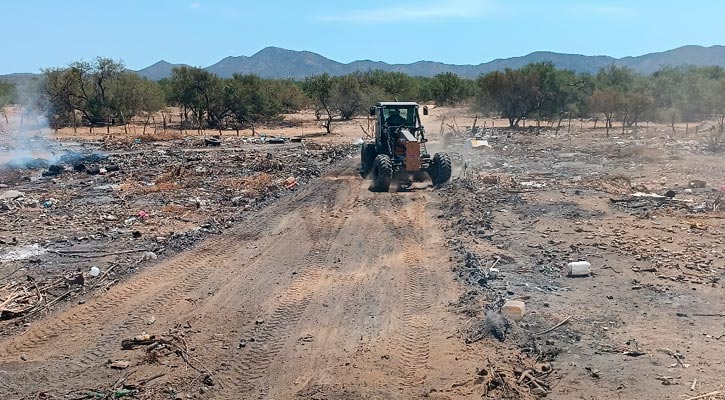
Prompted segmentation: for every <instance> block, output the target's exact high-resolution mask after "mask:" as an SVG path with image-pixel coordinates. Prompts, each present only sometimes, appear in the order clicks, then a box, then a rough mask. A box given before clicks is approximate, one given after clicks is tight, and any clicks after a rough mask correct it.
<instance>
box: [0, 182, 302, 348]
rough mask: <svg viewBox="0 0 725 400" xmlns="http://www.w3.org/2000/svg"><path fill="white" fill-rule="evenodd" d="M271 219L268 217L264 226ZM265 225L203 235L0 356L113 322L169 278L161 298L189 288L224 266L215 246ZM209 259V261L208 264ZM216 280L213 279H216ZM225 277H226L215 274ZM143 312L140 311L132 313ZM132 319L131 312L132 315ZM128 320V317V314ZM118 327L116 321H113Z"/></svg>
mask: <svg viewBox="0 0 725 400" xmlns="http://www.w3.org/2000/svg"><path fill="white" fill-rule="evenodd" d="M315 196H316V193H315V192H314V191H310V190H307V191H304V192H300V194H298V195H295V196H294V197H293V198H291V199H289V200H287V201H286V202H285V203H286V204H285V205H286V206H289V204H290V203H292V202H305V201H309V199H310V198H311V197H315ZM264 214H265V216H266V217H270V215H269V214H272V215H271V218H268V219H272V220H273V219H274V217H275V215H276V214H275V213H269V212H266V213H264ZM269 225H271V224H270V223H267V226H269ZM263 230H264V229H263V226H262V225H260V224H254V223H252V224H243V223H240V224H239V225H238V227H237V228H235V229H232V230H231V231H229V232H228V233H226V234H225V236H223V237H213V238H209V239H206V240H204V241H203V242H201V243H200V244H198V245H197V246H196V247H194V248H192V249H190V250H187V251H185V252H183V253H180V254H178V255H176V256H174V257H171V258H169V259H168V260H165V261H163V262H161V263H159V264H157V265H154V266H151V267H149V268H148V269H147V270H145V271H143V272H142V273H140V274H139V275H138V276H136V277H134V278H133V279H131V280H129V281H127V282H123V283H121V284H120V285H118V286H116V287H114V288H112V289H111V290H110V291H109V292H108V293H105V294H103V295H102V296H99V297H97V298H94V299H93V300H92V301H89V302H87V303H85V304H84V305H81V306H77V307H74V308H72V309H71V310H69V311H67V312H65V313H63V314H59V315H58V316H56V317H54V318H53V317H51V319H48V320H46V321H41V322H38V323H36V324H35V325H34V326H33V328H31V329H30V330H29V331H27V332H26V333H25V334H22V335H19V336H16V337H14V338H11V339H10V340H8V341H6V342H5V343H4V344H3V345H2V346H0V360H2V361H5V362H12V361H17V358H18V357H19V356H20V355H21V354H23V353H31V352H33V351H35V350H37V349H38V348H39V347H41V346H43V345H47V344H48V343H50V342H53V347H58V346H59V345H62V340H63V339H64V338H67V339H66V340H71V341H74V340H75V338H73V337H69V334H70V333H72V332H74V331H78V330H81V331H82V330H85V329H86V328H85V327H87V326H89V325H99V324H103V323H104V322H111V323H112V322H113V321H115V319H117V317H118V313H119V309H123V308H124V307H125V308H131V309H133V306H135V305H138V304H144V303H145V302H146V301H147V299H148V298H153V296H154V295H158V294H159V292H158V291H153V290H151V289H152V288H157V289H162V288H163V287H165V286H167V282H174V281H176V282H177V286H173V287H171V288H168V287H167V289H166V290H164V291H163V293H162V294H161V297H162V298H166V299H168V297H165V296H167V295H166V294H168V293H173V291H174V290H178V289H179V288H181V287H183V288H187V289H185V290H184V292H185V293H186V292H188V291H190V290H193V289H194V288H195V285H194V283H198V282H200V281H201V280H203V278H204V277H203V275H204V274H205V273H207V274H208V273H209V267H212V266H222V265H223V263H222V262H219V261H220V257H219V255H218V254H217V252H218V251H219V249H223V250H224V251H223V254H224V257H223V260H229V258H230V257H229V254H228V253H229V252H232V251H234V250H235V249H236V247H235V246H236V245H239V243H240V242H243V241H249V240H254V239H256V238H258V237H259V236H260V234H261V233H262V232H263ZM212 262H213V265H212ZM195 265H201V266H202V268H194V266H195ZM209 276H210V277H216V278H224V276H223V275H222V274H217V275H216V276H214V275H209ZM215 281H216V280H215ZM218 281H220V282H223V281H225V279H218ZM160 303H163V302H162V301H159V299H157V300H154V301H153V302H152V303H151V304H152V305H153V306H154V307H158V304H160ZM154 307H149V306H148V305H147V306H144V309H143V311H145V312H149V311H151V310H153V309H154ZM135 314H141V313H135ZM132 319H133V318H132ZM126 321H128V319H127V320H126ZM117 329H118V327H117Z"/></svg>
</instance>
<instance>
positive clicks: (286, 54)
mask: <svg viewBox="0 0 725 400" xmlns="http://www.w3.org/2000/svg"><path fill="white" fill-rule="evenodd" d="M542 61H551V62H552V63H554V65H555V66H556V67H557V68H560V69H568V70H573V71H575V72H579V73H596V72H597V71H599V69H600V68H602V67H606V66H608V65H616V66H619V67H629V68H632V69H633V70H634V71H636V72H638V73H642V74H651V73H653V72H655V71H657V70H659V69H660V68H661V67H663V66H681V65H696V66H720V67H723V68H725V46H722V45H714V46H709V47H704V46H698V45H687V46H681V47H677V48H675V49H672V50H666V51H661V52H655V53H648V54H644V55H640V56H628V57H622V58H614V57H610V56H606V55H594V56H588V55H582V54H567V53H556V52H551V51H535V52H532V53H529V54H527V55H524V56H517V57H509V58H498V59H495V60H491V61H487V62H484V63H481V64H466V65H458V64H446V63H443V62H439V61H427V60H421V61H416V62H413V63H409V64H390V63H386V62H384V61H374V60H370V59H364V60H355V61H352V62H349V63H342V62H339V61H335V60H332V59H329V58H327V57H324V56H322V55H320V54H318V53H315V52H312V51H307V50H301V51H298V50H289V49H284V48H280V47H274V46H269V47H265V48H263V49H261V50H259V51H258V52H256V53H254V54H253V55H251V56H245V55H240V56H228V57H224V58H222V59H221V60H219V61H218V62H216V63H214V64H212V65H209V66H207V67H205V68H204V69H205V70H207V71H209V72H212V73H214V74H216V75H218V76H220V77H223V78H228V77H231V76H232V75H233V74H255V75H259V76H260V77H262V78H291V79H304V78H306V77H308V76H311V75H317V74H322V73H328V74H330V75H345V74H349V73H352V72H355V71H368V70H383V71H389V72H402V73H405V74H408V75H412V76H433V75H436V74H438V73H442V72H453V73H455V74H457V75H459V76H462V77H465V78H476V77H478V76H479V75H481V74H485V73H488V72H491V71H496V70H503V69H505V68H514V69H515V68H521V67H523V66H525V65H528V64H530V63H534V62H542ZM182 65H187V64H175V63H171V62H168V61H165V60H160V61H158V62H156V63H154V64H152V65H150V66H148V67H146V68H142V69H140V70H138V71H136V72H137V73H138V74H139V75H141V76H143V77H146V78H148V79H151V80H160V79H163V78H167V77H169V76H171V71H172V70H173V68H175V67H179V66H182ZM32 76H36V75H34V74H27V73H15V74H7V75H0V79H2V80H6V81H14V82H15V81H22V80H25V79H29V77H32Z"/></svg>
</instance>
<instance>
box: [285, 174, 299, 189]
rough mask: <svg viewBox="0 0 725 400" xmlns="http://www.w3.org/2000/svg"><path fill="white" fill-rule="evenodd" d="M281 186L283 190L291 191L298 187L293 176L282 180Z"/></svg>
mask: <svg viewBox="0 0 725 400" xmlns="http://www.w3.org/2000/svg"><path fill="white" fill-rule="evenodd" d="M283 184H284V187H285V189H287V190H291V189H293V188H294V187H295V186H297V185H299V182H298V181H297V178H295V177H294V176H290V177H289V178H287V179H285V180H284V182H283Z"/></svg>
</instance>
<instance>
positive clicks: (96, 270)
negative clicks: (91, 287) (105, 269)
mask: <svg viewBox="0 0 725 400" xmlns="http://www.w3.org/2000/svg"><path fill="white" fill-rule="evenodd" d="M100 274H101V270H100V269H99V268H98V267H91V270H90V272H88V275H90V276H92V277H94V278H95V277H97V276H98V275H100Z"/></svg>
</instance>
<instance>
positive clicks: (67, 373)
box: [19, 237, 237, 389]
mask: <svg viewBox="0 0 725 400" xmlns="http://www.w3.org/2000/svg"><path fill="white" fill-rule="evenodd" d="M236 240H237V238H235V237H230V238H227V239H225V240H221V241H212V243H210V244H209V246H210V247H206V248H205V249H202V250H201V251H200V252H192V254H189V255H188V256H186V257H183V259H182V260H180V261H179V260H177V261H175V262H174V267H175V268H171V269H167V270H166V271H164V272H165V273H162V274H154V276H153V277H151V278H149V279H146V280H144V282H148V283H149V287H150V286H152V284H153V283H154V282H164V281H166V280H170V282H172V283H169V284H167V285H165V288H164V289H162V290H157V291H155V292H154V293H153V294H151V296H152V297H151V300H148V299H149V297H148V296H147V297H145V298H144V299H145V300H144V301H143V302H142V303H141V304H142V305H141V307H140V308H138V309H137V311H133V312H131V313H129V314H128V317H126V318H125V319H123V321H122V322H120V323H114V325H113V328H112V330H111V331H110V332H108V333H105V334H104V335H102V337H99V338H97V339H96V341H95V343H93V342H91V345H90V348H86V349H84V350H83V354H82V355H81V357H79V358H71V359H69V360H68V361H65V360H61V361H60V365H59V364H58V363H53V365H52V368H53V370H54V371H53V372H48V367H40V368H38V369H33V370H24V371H20V372H19V373H20V374H22V376H23V378H24V380H23V381H24V382H25V383H26V385H27V386H26V387H28V388H30V389H32V388H38V387H43V388H51V387H52V384H53V382H64V381H65V380H66V378H71V377H76V376H77V375H82V374H83V373H84V372H85V371H88V370H89V369H92V368H95V367H97V366H98V365H99V364H100V363H102V362H103V361H104V360H105V359H107V358H108V356H109V353H112V352H113V351H114V349H118V348H120V343H121V339H123V338H126V337H131V336H135V335H137V334H140V333H141V329H142V327H143V326H146V321H147V320H148V318H149V317H150V316H151V315H154V314H156V313H157V312H159V311H160V309H161V308H162V307H164V306H165V305H166V304H167V303H168V302H169V301H170V300H171V299H172V298H173V297H175V298H176V299H184V298H185V297H186V295H187V294H188V293H189V292H191V291H192V290H193V289H194V288H196V287H197V286H198V285H199V283H200V282H201V281H202V280H204V278H205V277H206V276H208V275H209V274H211V273H213V272H214V270H215V269H217V268H220V267H221V266H223V265H225V264H226V263H227V262H228V261H229V259H230V258H232V257H233V252H234V250H235V249H234V247H233V246H231V244H232V243H233V242H236ZM214 247H220V248H223V249H225V250H224V251H223V252H222V253H221V254H213V253H212V252H211V251H212V249H213V248H214ZM201 252H203V255H201V256H199V257H197V253H201ZM174 273H175V274H176V276H172V275H174ZM171 279H173V280H171ZM137 290H143V289H142V287H141V286H138V289H137ZM133 294H134V291H133V290H126V291H124V295H125V296H129V297H126V299H127V300H126V302H125V303H123V307H124V308H126V309H128V307H129V303H134V304H139V303H138V301H129V300H131V299H130V296H133ZM125 296H119V297H115V298H114V299H113V300H114V301H113V302H114V303H115V302H117V301H121V302H122V301H123V298H124V297H125ZM109 303H111V302H109ZM109 303H106V304H105V305H104V307H103V311H104V312H105V311H109V312H111V313H114V311H115V312H118V310H116V309H114V308H113V305H112V304H110V305H109ZM119 306H120V304H119ZM134 308H135V307H134ZM132 309H133V308H132ZM94 314H95V315H90V316H89V317H93V318H94V319H102V318H101V317H102V315H101V313H98V312H97V313H94ZM116 318H118V317H116ZM75 322H76V323H82V322H80V320H77V321H75ZM76 328H77V327H76ZM72 329H74V327H72V326H70V327H68V328H67V330H68V331H71V330H72ZM48 339H50V338H48ZM71 339H72V338H71ZM56 345H57V344H56ZM23 351H29V350H23ZM59 366H61V368H60V370H61V371H62V372H60V373H58V369H59V368H58V367H59ZM51 376H52V378H53V379H52V380H51V379H49V378H50V377H51Z"/></svg>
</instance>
